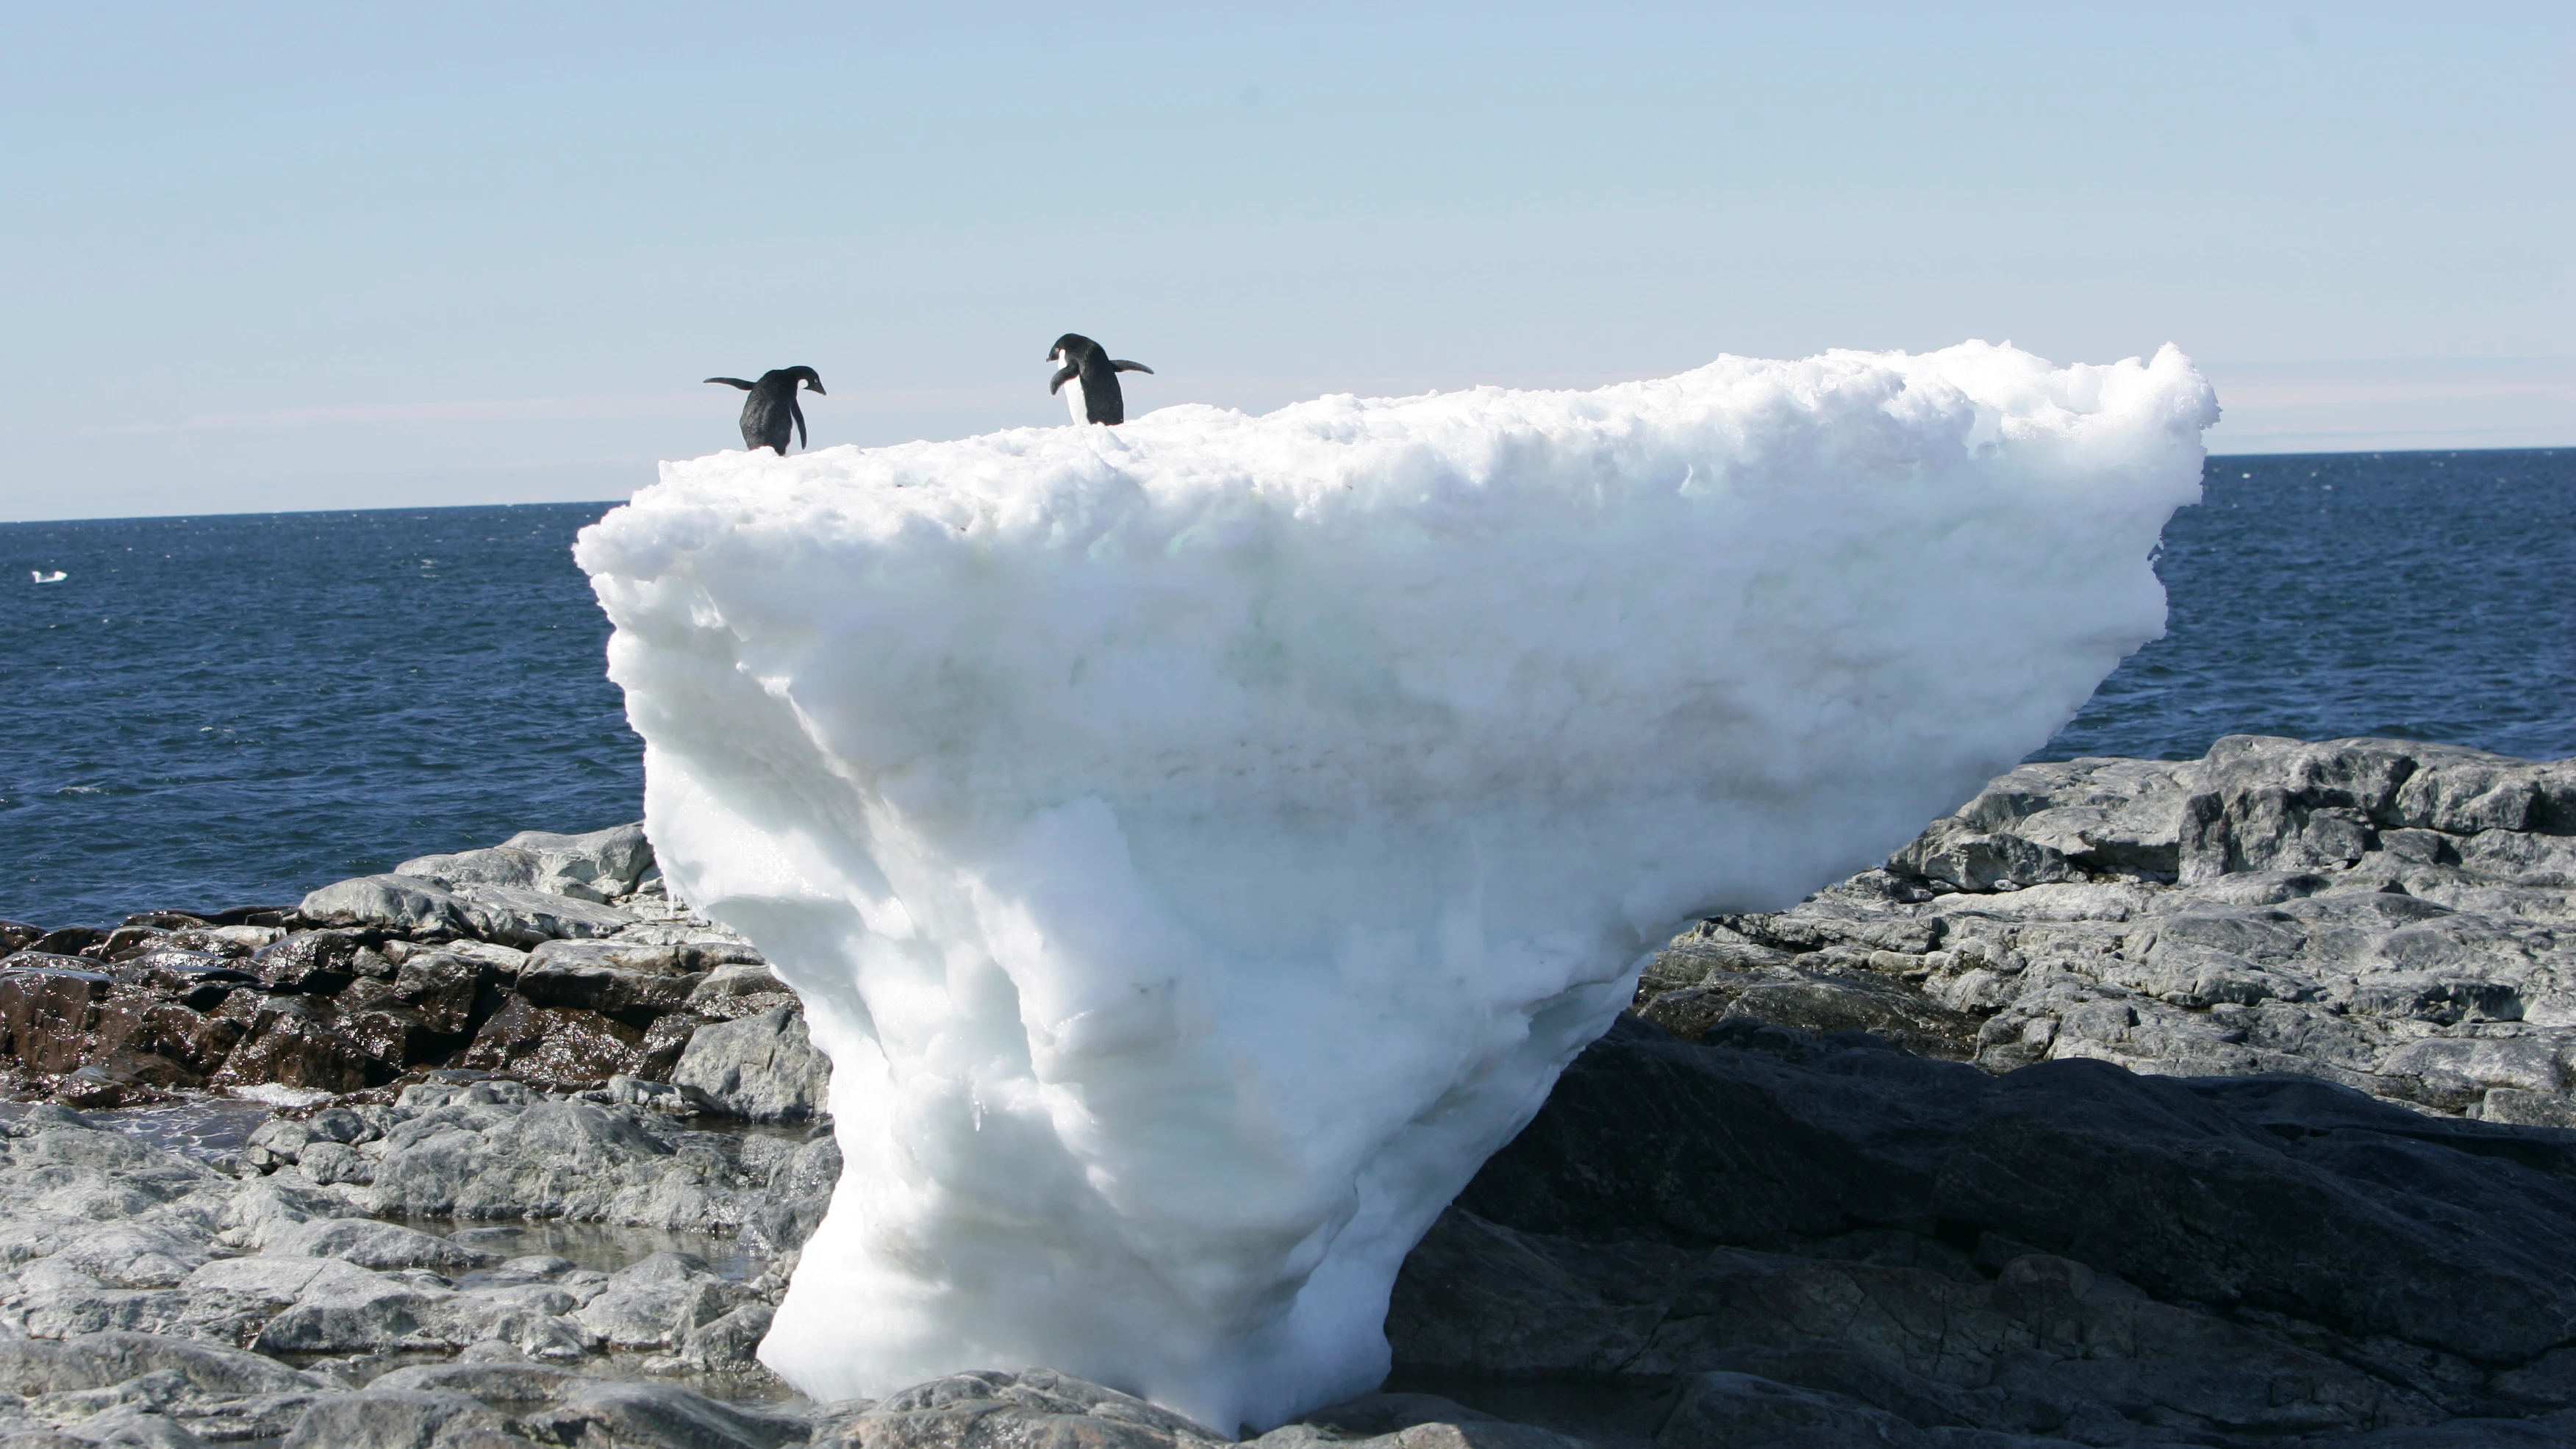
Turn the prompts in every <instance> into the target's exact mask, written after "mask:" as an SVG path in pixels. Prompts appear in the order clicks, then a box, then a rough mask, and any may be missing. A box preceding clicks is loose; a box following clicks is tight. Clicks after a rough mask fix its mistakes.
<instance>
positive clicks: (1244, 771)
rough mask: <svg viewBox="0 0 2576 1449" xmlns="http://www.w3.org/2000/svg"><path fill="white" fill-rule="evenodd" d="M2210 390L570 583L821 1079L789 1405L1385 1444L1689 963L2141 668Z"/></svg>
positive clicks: (1940, 808)
mask: <svg viewBox="0 0 2576 1449" xmlns="http://www.w3.org/2000/svg"><path fill="white" fill-rule="evenodd" d="M2216 417H2217V408H2216V405H2215V402H2214V400H2213V399H2212V396H2211V393H2210V390H2209V387H2208V385H2207V384H2206V383H2205V382H2203V381H2202V379H2201V377H2200V375H2199V374H2198V372H2196V371H2195V370H2194V369H2193V367H2192V365H2191V364H2190V362H2189V361H2188V360H2187V359H2186V358H2184V357H2183V355H2182V354H2181V353H2179V352H2177V351H2175V350H2174V349H2172V348H2166V349H2165V350H2164V351H2162V352H2160V353H2159V354H2157V356H2156V357H2155V359H2154V360H2153V361H2151V362H2146V363H2140V362H2138V361H2136V360H2134V359H2133V360H2131V361H2128V362H2123V363H2120V364H2117V365H2115V366H2107V367H2070V368H2053V367H2052V366H2051V365H2050V364H2048V363H2047V362H2045V361H2043V360H2041V359H2039V358H2036V357H2033V356H2031V355H2029V354H2027V353H2024V352H2020V351H2016V350H2014V349H2012V348H2010V347H1994V346H1989V345H1987V344H1984V343H1969V344H1966V345H1963V346H1959V347H1954V348H1950V349H1948V350H1946V351H1942V352H1936V353H1931V354H1927V355H1923V356H1907V355H1903V354H1864V353H1851V352H1836V353H1829V354H1826V355H1824V356H1821V357H1815V358H1809V359H1806V360H1804V361H1795V362H1766V361H1755V360H1749V359H1743V358H1732V357H1730V358H1724V359H1721V360H1719V361H1718V362H1716V363H1713V364H1711V365H1709V366H1707V367H1704V368H1700V369H1698V370H1696V371H1693V372H1689V373H1685V374H1683V375H1682V376H1679V377H1672V378H1665V379H1661V380H1656V381H1649V382H1637V383H1629V384H1624V385H1621V386H1617V387H1609V388H1604V389H1601V390H1600V391H1597V392H1514V391H1506V390H1502V389H1497V388H1479V389H1476V390H1474V391H1470V392H1460V393H1448V394H1434V395H1429V396H1423V397H1414V398H1402V399H1393V400H1378V399H1361V398H1355V397H1349V396H1336V397H1326V398H1320V399H1317V400H1315V401H1313V402H1308V403H1301V404H1298V405H1296V406H1293V407H1289V408H1285V409H1282V410H1280V411H1278V412H1275V413H1270V414H1267V415H1264V416H1260V417H1247V416H1245V415H1243V414H1240V413H1236V412H1231V411H1226V410H1221V409H1217V408H1212V407H1203V406H1182V407H1171V408H1165V409H1162V410H1160V411H1158V412H1155V413H1152V414H1150V415H1148V416H1145V417H1142V418H1139V419H1137V420H1136V421H1134V422H1131V423H1129V424H1128V425H1127V426H1126V427H1124V428H1119V429H1111V428H1100V427H1062V428H1024V429H1019V430H1016V431H1011V432H1003V433H995V434H991V435H988V436H984V437H977V438H968V439H964V440H961V441H957V442H944V443H912V444H907V445H904V446H901V447H888V448H873V449H858V448H847V447H845V448H834V449H826V450H824V451H821V452H815V453H808V454H802V455H798V456H794V457H787V458H779V457H776V456H771V455H765V454H745V453H736V452H727V453H719V454H716V455H714V456H712V457H706V458H699V459H695V460H692V461H689V462H681V463H666V464H664V465H663V470H662V481H661V483H660V484H659V485H658V486H655V487H652V488H648V489H646V490H644V491H643V492H642V493H639V494H638V495H637V496H636V497H635V499H634V501H633V502H632V503H630V504H629V505H627V506H625V507H622V508H619V509H617V510H615V511H614V512H612V513H610V514H609V515H608V516H607V517H606V518H604V519H603V520H601V521H600V522H599V523H598V524H597V525H595V526H594V527H592V528H590V529H588V530H587V531H585V532H584V534H583V535H582V539H581V542H580V545H579V548H578V557H579V559H580V562H581V564H582V566H583V567H584V568H585V569H587V570H588V571H589V572H590V574H591V575H592V579H593V583H594V585H595V587H596V588H597V591H598V594H599V598H600V601H601V603H602V604H603V605H604V606H605V607H606V609H607V611H608V614H609V616H610V618H611V619H612V620H614V622H615V624H616V626H617V627H616V634H615V636H614V638H613V639H612V641H611V642H610V645H609V665H610V673H611V675H612V676H613V677H614V678H615V679H616V680H617V681H618V682H619V683H620V684H622V685H623V686H624V687H625V689H626V696H627V709H628V714H629V717H630V718H631V719H632V720H633V722H634V725H635V728H636V729H637V730H638V731H639V732H640V733H641V734H642V735H643V737H644V740H645V777H646V789H645V805H646V814H647V817H648V826H649V829H650V832H651V835H652V839H653V843H654V846H655V848H656V850H657V851H658V853H659V859H660V861H661V864H662V869H663V871H664V873H665V875H666V876H667V877H668V879H669V880H670V882H671V885H672V888H673V889H674V890H675V891H676V892H677V893H678V894H679V895H680V896H682V897H684V898H685V899H687V900H688V901H690V902H691V903H693V904H695V905H696V906H698V907H699V908H700V909H702V910H704V911H706V912H707V913H708V914H710V915H712V916H714V917H716V918H717V919H719V920H721V921H723V922H724V923H726V924H727V925H730V926H732V927H734V928H736V929H737V930H740V931H741V932H742V933H743V934H745V935H746V936H748V937H749V938H750V939H751V940H752V941H753V942H755V943H756V944H757V945H758V946H759V947H760V948H761V949H762V950H763V951H765V952H766V953H768V955H769V957H770V959H771V960H772V961H773V962H775V963H776V969H777V971H778V973H779V974H780V975H781V976H782V977H784V978H785V979H786V980H787V981H788V982H789V984H791V985H792V986H794V987H795V989H796V990H797V992H798V993H799V994H800V995H801V996H802V997H803V998H804V1001H805V1004H806V1009H807V1012H808V1015H809V1020H810V1024H811V1030H812V1033H813V1038H814V1040H815V1042H816V1043H817V1044H818V1045H820V1046H821V1047H822V1048H823V1049H824V1050H825V1051H826V1052H828V1053H829V1055H830V1056H831V1058H832V1062H833V1072H834V1075H833V1081H832V1088H831V1106H832V1110H833V1113H834V1118H835V1127H836V1130H837V1132H838V1133H839V1136H840V1143H841V1149H842V1152H843V1153H844V1155H845V1157H846V1160H847V1163H848V1167H847V1170H846V1172H845V1173H844V1175H843V1177H842V1179H841V1183H840V1188H839V1191H838V1193H837V1194H836V1195H835V1197H834V1198H833V1202H832V1208H831V1213H830V1216H829V1217H828V1218H827V1220H826V1221H825V1222H824V1224H823V1226H822V1228H821V1229H820V1231H819V1232H818V1234H817V1235H816V1237H815V1238H814V1240H813V1241H812V1242H811V1243H810V1244H809V1245H808V1246H807V1247H806V1249H805V1251H804V1258H803V1262H802V1265H801V1267H800V1268H799V1270H798V1272H797V1274H796V1278H795V1283H794V1287H793V1288H792V1290H791V1291H790V1292H789V1294H788V1296H787V1299H786V1302H785V1305H784V1306H783V1307H782V1308H781V1309H780V1311H779V1314H778V1318H777V1323H776V1326H775V1328H774V1329H773V1330H772V1332H771V1334H770V1337H769V1339H768V1341H767V1343H766V1344H765V1346H764V1347H763V1349H762V1357H763V1359H764V1360H765V1361H766V1362H767V1363H769V1364H770V1365H771V1366H772V1367H774V1368H776V1369H777V1370H778V1371H779V1372H780V1373H782V1374H784V1375H785V1376H786V1377H787V1379H788V1380H789V1381H790V1382H792V1383H794V1384H795V1385H796V1386H797V1387H799V1388H801V1389H803V1390H804V1391H805V1392H807V1393H809V1394H811V1395H813V1396H814V1397H815V1398H817V1399H836V1398H843V1397H850V1396H857V1395H874V1394H882V1393H884V1392H885V1391H887V1390H889V1389H892V1388H895V1387H897V1386H899V1385H903V1384H908V1383H913V1382H916V1381H919V1380H922V1379H926V1378H929V1377H932V1376H935V1375H938V1374H943V1373H947V1372H951V1371H954V1370H959V1369H966V1368H978V1367H993V1366H1002V1367H1010V1366H1017V1365H1021V1364H1031V1363H1041V1364H1047V1365H1050V1366H1053V1367H1055V1368H1059V1369H1063V1370H1067V1371H1070V1372H1073V1373H1077V1374H1081V1375H1084V1376H1086V1377H1090V1378H1095V1379H1099V1380H1102V1381H1105V1382H1108V1383H1111V1384H1115V1385H1118V1386H1120V1387H1123V1388H1127V1389H1131V1390H1134V1391H1136V1392H1139V1393H1142V1394H1145V1395H1147V1396H1149V1397H1151V1398H1153V1399H1155V1400H1156V1401H1158V1402H1160V1403H1163V1404H1165V1405H1168V1406H1170V1407H1172V1408H1175V1409H1178V1410H1180V1411H1182V1412H1184V1413H1187V1414H1189V1415H1191V1416H1193V1417H1195V1418H1197V1419H1200V1420H1202V1421H1204V1422H1206V1423H1209V1424H1212V1425H1217V1426H1220V1427H1224V1428H1228V1429H1231V1428H1233V1427H1235V1426H1236V1425H1237V1424H1238V1423H1242V1422H1248V1423H1250V1424H1252V1425H1254V1426H1262V1425H1268V1424H1273V1423H1277V1422H1279V1421H1281V1420H1284V1419H1286V1418H1288V1417H1290V1416H1292V1415H1293V1414H1295V1413H1297V1412H1298V1411H1300V1410H1303V1409H1306V1408H1309V1407H1311V1406H1313V1405H1316V1404H1320V1403H1324V1402H1329V1401H1332V1400H1335V1399H1339V1398H1342V1397H1344V1396H1347V1395H1350V1394H1354V1393H1358V1392H1361V1391H1364V1390H1366V1389H1369V1388H1371V1387H1372V1386H1374V1385H1375V1383H1376V1382H1377V1380H1378V1378H1379V1376H1380V1375H1381V1374H1382V1372H1383V1371H1384V1370H1385V1368H1386V1366H1387V1348H1386V1342H1385V1338H1384V1336H1383V1334H1382V1332H1381V1328H1380V1325H1381V1322H1382V1319H1383V1317H1384V1313H1385V1308H1386V1302H1387V1294H1388V1290H1389V1288H1390V1286H1391V1284H1392V1282H1393V1279H1394V1275H1395V1272H1396V1269H1397V1267H1398V1265H1399V1264H1400V1263H1401V1262H1402V1260H1403V1258H1404V1255H1405V1253H1406V1251H1407V1250H1408V1249H1409V1248H1410V1247H1411V1246H1412V1245H1413V1243H1414V1241H1415V1240H1416V1239H1417V1238H1418V1237H1419V1236H1420V1235H1421V1233H1422V1232H1423V1231H1424V1230H1425V1229H1426V1228H1427V1227H1428V1226H1429V1224H1430V1222H1431V1220H1432V1219H1433V1217H1434V1216H1436V1215H1437V1214H1438V1212H1439V1211H1440V1209H1441V1207H1442V1206H1443V1205H1444V1204H1446V1203H1447V1202H1448V1201H1449V1199H1450V1197H1451V1196H1452V1195H1454V1194H1455V1193H1456V1192H1457V1191H1458V1189H1459V1188H1460V1187H1461V1186H1463V1185H1464V1184H1465V1182H1466V1181H1467V1179H1468V1177H1469V1176H1471V1175H1472V1174H1473V1173H1474V1172H1475V1170H1476V1168H1477V1166H1478V1165H1479V1164H1480V1163H1482V1162H1483V1161H1484V1159H1485V1157H1486V1156H1487V1155H1488V1154H1489V1153H1491V1152H1492V1151H1494V1150H1495V1149H1496V1148H1497V1147H1499V1146H1500V1145H1501V1144H1502V1143H1504V1142H1505V1141H1508V1140H1509V1139H1510V1137H1511V1136H1512V1134H1513V1133H1514V1132H1516V1131H1517V1130H1519V1128H1520V1127H1521V1125H1522V1124H1523V1123H1524V1122H1525V1121H1527V1120H1528V1118H1529V1117H1530V1115H1531V1114H1532V1113H1533V1112H1534V1111H1536V1110H1537V1108H1538V1106H1539V1105H1540V1103H1541V1101H1542V1100H1543V1099H1544V1098H1545V1096H1546V1094H1547V1091H1548V1089H1549V1087H1550V1086H1551V1084H1552V1083H1553V1082H1554V1081H1555V1078H1556V1075H1557V1073H1558V1071H1559V1070H1560V1069H1561V1068H1562V1067H1563V1066H1564V1064H1565V1063H1566V1062H1567V1061H1568V1060H1569V1059H1570V1058H1571V1057H1572V1056H1573V1054H1574V1053H1575V1052H1577V1051H1579V1050H1580V1049H1581V1048H1582V1047H1583V1046H1584V1045H1585V1044H1586V1043H1587V1042H1589V1041H1590V1040H1591V1039H1592V1038H1593V1037H1594V1036H1595V1035H1597V1034H1598V1033H1600V1032H1601V1031H1603V1030H1604V1029H1606V1028H1607V1026H1608V1024H1609V1022H1610V1020H1611V1019H1612V1017H1613V1016H1614V1015H1615V1014H1616V1013H1617V1012H1618V1010H1619V1009H1620V1007H1621V1006H1622V1005H1623V1004H1625V1002H1626V1001H1627V1000H1628V998H1629V995H1630V992H1631V989H1632V986H1633V982H1634V979H1635V972H1636V969H1637V966H1638V964H1639V962H1640V958H1641V954H1642V953H1644V952H1645V951H1647V950H1648V949H1649V948H1650V947H1651V946H1653V945H1654V944H1655V943H1657V942H1659V941H1661V940H1662V939H1664V938H1665V936H1666V935H1667V933H1669V932H1670V931H1671V930H1672V929H1674V927H1675V926H1676V925H1677V924H1678V923H1680V922H1683V921H1685V920H1687V919H1688V918H1689V917H1690V916H1691V915H1692V914H1693V913H1695V912H1704V911H1708V910H1712V909H1728V910H1770V909H1777V908H1780V907H1784V906H1787V905H1789V904H1790V903H1791V902H1794V901H1796V900H1798V899H1799V898H1800V897H1801V896H1802V895H1804V894H1805V893H1806V892H1807V891H1809V890H1811V889H1813V888H1814V887H1816V886H1817V885H1819V884H1822V883H1824V882H1826V881H1829V880H1832V879H1835V878H1837V877H1839V876H1842V875H1844V874H1846V873H1848V872H1850V871H1852V870H1854V869H1856V868H1859V867H1862V866H1865V865H1867V864H1869V863H1870V862H1872V861H1874V860H1876V859H1879V858H1880V857H1882V856H1884V855H1885V854H1886V853H1887V852H1888V851H1889V850H1891V849H1893V848H1895V847H1896V846H1899V845H1902V844H1903V843H1904V842H1905V841H1906V840H1907V839H1909V838H1911V837H1912V836H1913V834H1914V833H1915V832H1916V831H1917V830H1918V829H1919V828H1920V827H1921V826H1922V824H1923V822H1924V821H1925V820H1928V819H1931V818H1932V817H1934V816H1936V815H1939V814H1941V813H1943V812H1945V811H1946V810H1948V809H1949V808H1950V807H1952V806H1954V805H1956V804H1957V803H1958V802H1959V801H1960V800H1962V799H1964V798H1966V797H1967V796H1968V795H1969V794H1971V793H1973V792H1974V790H1975V789H1976V788H1977V786H1978V785H1979V784H1980V783H1981V782H1983V781H1984V780H1985V779H1987V778H1988V777H1989V776H1990V775H1993V774H1994V773H1996V772H1998V771H2000V770H2002V769H2003V768H2005V767H2007V766H2009V765H2010V764H2012V763H2013V762H2014V761H2016V760H2018V759H2019V758H2021V756H2022V755H2023V754H2025V753H2026V752H2028V751H2029V750H2031V749H2033V748H2035V747H2037V746H2038V745H2040V744H2042V743H2043V742H2045V741H2046V740H2047V739H2048V738H2049V736H2050V735H2051V734H2052V733H2053V732H2054V731H2055V730H2056V729H2057V727H2058V726H2059V725H2060V724H2061V723H2063V722H2064V721H2065V720H2066V719H2067V718H2069V717H2070V716H2071V715H2072V714H2073V713H2074V711H2075V710H2076V708H2077V707H2078V706H2079V705H2080V704H2082V703H2083V701H2084V700H2085V698H2086V696H2088V695H2089V694H2090V693H2091V692H2092V690H2093V687H2094V686H2095V684H2097V683H2098V682H2099V681H2100V680H2101V679H2102V677H2103V676H2104V675H2105V674H2107V673H2108V672H2109V671H2110V670H2111V668H2112V667H2113V666H2114V665H2115V664H2117V663H2118V662H2119V660H2120V658H2121V656H2122V655H2124V654H2126V653H2128V652H2129V651H2130V650H2132V649H2135V648H2136V647H2137V646H2138V645H2139V644H2141V643H2142V642H2144V641H2146V640H2147V639H2150V638H2152V637H2154V636H2155V635H2156V634H2157V633H2159V632H2160V631H2161V629H2162V626H2163V619H2164V593H2163V590H2162V588H2161V587H2160V586H2159V585H2158V583H2157V581H2156V577H2155V575H2154V573H2153V572H2152V570H2151V569H2150V568H2149V564H2148V559H2149V554H2150V552H2151V551H2152V550H2153V548H2154V547H2155V544H2156V538H2157V535H2158V533H2159V531H2160V530H2161V529H2162V528H2163V525H2164V522H2165V519H2166V518H2167V516H2168V515H2169V514H2171V512H2172V511H2173V509H2174V508H2175V507H2176V506H2178V505H2181V504H2185V503H2189V502H2191V501H2193V500H2195V499H2196V498H2197V497H2198V496H2199V489H2200V469H2201V458H2202V451H2201V445H2200V433H2201V430H2202V429H2204V428H2205V427H2207V426H2208V425H2209V424H2210V423H2211V422H2213V421H2214V420H2215V419H2216Z"/></svg>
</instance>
